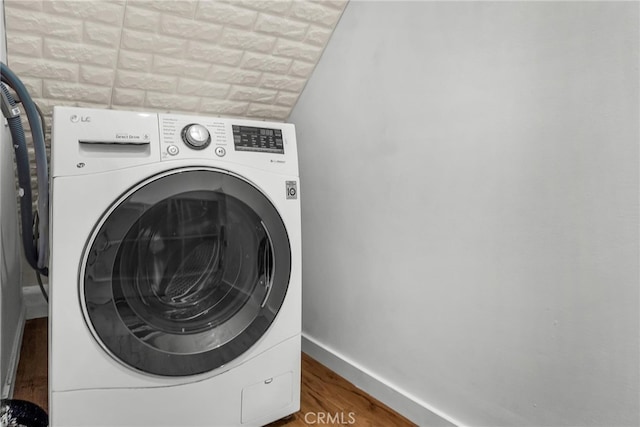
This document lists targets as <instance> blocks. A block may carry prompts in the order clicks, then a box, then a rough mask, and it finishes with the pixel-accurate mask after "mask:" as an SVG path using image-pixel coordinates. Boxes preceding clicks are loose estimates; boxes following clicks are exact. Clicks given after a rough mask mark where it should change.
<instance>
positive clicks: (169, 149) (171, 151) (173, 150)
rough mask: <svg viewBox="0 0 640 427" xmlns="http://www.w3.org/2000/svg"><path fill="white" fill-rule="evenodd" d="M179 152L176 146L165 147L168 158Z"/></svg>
mask: <svg viewBox="0 0 640 427" xmlns="http://www.w3.org/2000/svg"><path fill="white" fill-rule="evenodd" d="M179 151H180V149H179V148H178V147H177V146H176V145H170V146H168V147H167V153H169V155H170V156H175V155H176V154H178V152H179Z"/></svg>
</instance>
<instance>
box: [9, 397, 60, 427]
mask: <svg viewBox="0 0 640 427" xmlns="http://www.w3.org/2000/svg"><path fill="white" fill-rule="evenodd" d="M0 425H2V426H3V427H4V426H7V427H18V426H24V427H47V426H48V425H49V416H48V415H47V413H46V412H45V411H44V409H42V408H41V407H39V406H38V405H36V404H35V403H31V402H27V401H26V400H18V399H2V400H0Z"/></svg>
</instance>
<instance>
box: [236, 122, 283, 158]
mask: <svg viewBox="0 0 640 427" xmlns="http://www.w3.org/2000/svg"><path fill="white" fill-rule="evenodd" d="M232 127H233V143H234V145H235V148H236V151H257V152H260V153H277V154H284V143H283V141H282V129H269V128H257V127H252V126H238V125H233V126H232Z"/></svg>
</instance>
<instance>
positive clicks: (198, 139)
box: [182, 123, 211, 150]
mask: <svg viewBox="0 0 640 427" xmlns="http://www.w3.org/2000/svg"><path fill="white" fill-rule="evenodd" d="M182 140H183V141H184V142H185V143H186V144H187V145H188V146H189V147H191V148H195V149H196V150H202V149H203V148H206V147H207V146H208V145H209V143H211V135H210V134H209V131H208V130H207V128H205V127H204V126H202V125H199V124H197V123H191V124H190V125H186V126H185V127H184V128H183V129H182Z"/></svg>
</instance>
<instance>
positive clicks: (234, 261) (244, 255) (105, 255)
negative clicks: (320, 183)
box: [80, 168, 291, 376]
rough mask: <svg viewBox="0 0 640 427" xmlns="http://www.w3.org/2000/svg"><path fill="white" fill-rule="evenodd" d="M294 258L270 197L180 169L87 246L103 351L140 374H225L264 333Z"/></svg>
mask: <svg viewBox="0 0 640 427" xmlns="http://www.w3.org/2000/svg"><path fill="white" fill-rule="evenodd" d="M290 270H291V249H290V246H289V238H288V236H287V232H286V229H285V226H284V224H283V222H282V219H281V218H280V216H279V215H278V212H277V211H276V209H275V208H274V206H273V205H272V204H271V202H269V200H268V199H267V197H265V195H264V194H262V192H260V191H259V190H258V189H257V188H256V187H254V186H253V185H251V184H250V183H249V182H248V181H245V180H243V179H241V178H238V177H236V176H233V175H230V174H228V173H226V172H224V171H220V170H215V169H202V168H197V169H196V168H190V169H179V170H175V171H171V172H168V173H164V174H161V175H158V176H156V177H153V178H151V179H149V180H147V181H145V182H143V183H141V184H139V185H138V186H136V187H135V188H133V189H132V190H131V191H129V192H128V193H127V194H125V195H124V196H123V197H122V198H121V199H120V200H119V201H118V202H117V203H116V204H114V205H113V206H112V208H111V209H110V210H109V211H108V212H107V213H106V214H105V215H104V217H103V218H102V220H101V222H100V223H99V224H98V226H97V227H96V229H95V231H94V233H93V236H92V238H91V239H90V241H89V243H88V244H87V249H86V250H85V255H84V259H83V263H82V267H81V270H80V282H81V283H80V289H81V300H82V302H83V309H84V312H85V316H86V318H87V321H88V323H89V325H90V327H91V329H92V331H93V332H94V335H95V336H96V338H97V340H98V342H99V343H100V344H101V345H102V346H103V347H104V348H105V349H106V350H107V351H108V352H109V353H110V354H111V355H112V356H114V357H115V358H116V359H118V360H119V361H121V362H122V363H124V364H125V365H127V366H130V367H133V368H135V369H138V370H140V371H143V372H147V373H151V374H156V375H163V376H185V375H194V374H199V373H202V372H207V371H210V370H213V369H216V368H218V367H220V366H222V365H224V364H226V363H228V362H229V361H231V360H233V359H235V358H236V357H238V356H239V355H240V354H242V353H243V352H245V351H246V350H247V349H249V348H250V347H251V346H252V345H253V344H254V343H256V341H258V340H259V339H260V337H261V336H262V335H263V334H264V333H265V332H266V331H267V329H268V328H269V325H270V324H271V322H273V320H274V318H275V316H276V314H277V312H278V310H279V309H280V307H281V305H282V302H283V301H284V298H285V294H286V291H287V287H288V284H289V276H290Z"/></svg>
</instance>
